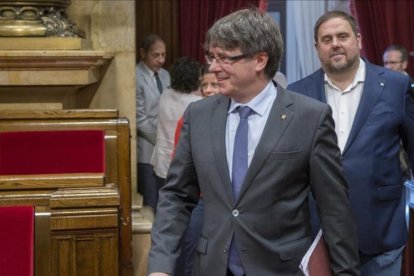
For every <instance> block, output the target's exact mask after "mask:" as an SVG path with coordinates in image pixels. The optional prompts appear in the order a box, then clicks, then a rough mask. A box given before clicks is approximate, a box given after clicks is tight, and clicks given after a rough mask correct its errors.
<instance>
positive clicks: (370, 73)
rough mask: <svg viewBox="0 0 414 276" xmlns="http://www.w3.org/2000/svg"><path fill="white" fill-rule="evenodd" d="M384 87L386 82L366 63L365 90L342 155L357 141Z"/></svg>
mask: <svg viewBox="0 0 414 276" xmlns="http://www.w3.org/2000/svg"><path fill="white" fill-rule="evenodd" d="M384 86H385V81H384V80H383V79H381V78H380V77H379V76H378V73H377V72H375V71H374V70H373V67H371V66H370V65H369V63H366V77H365V83H364V89H363V91H362V95H361V100H360V102H359V106H358V109H357V112H356V114H355V119H354V123H353V124H352V128H351V132H350V133H349V137H348V140H347V142H346V145H345V148H344V151H343V153H342V154H345V153H346V152H347V150H348V149H349V147H350V146H351V145H352V142H353V141H354V140H355V137H356V136H357V135H358V132H359V131H360V130H361V128H362V126H363V125H364V123H365V121H366V120H367V118H368V116H369V114H370V113H371V111H372V109H373V107H374V106H375V104H376V103H377V101H378V98H379V96H380V95H381V94H382V92H383V89H384Z"/></svg>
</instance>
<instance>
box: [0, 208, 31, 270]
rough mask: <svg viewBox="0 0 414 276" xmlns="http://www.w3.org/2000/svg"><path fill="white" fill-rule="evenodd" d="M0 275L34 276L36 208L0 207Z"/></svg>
mask: <svg viewBox="0 0 414 276" xmlns="http://www.w3.org/2000/svg"><path fill="white" fill-rule="evenodd" d="M0 225H1V227H0V240H1V242H0V275H7V276H32V275H33V267H34V266H33V243H34V242H33V240H34V208H33V207H32V206H7V207H5V206H2V207H0Z"/></svg>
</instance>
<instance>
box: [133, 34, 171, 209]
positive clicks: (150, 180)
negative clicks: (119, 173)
mask: <svg viewBox="0 0 414 276" xmlns="http://www.w3.org/2000/svg"><path fill="white" fill-rule="evenodd" d="M165 51H166V49H165V43H164V41H163V40H162V39H161V38H160V37H159V36H158V35H155V34H150V35H147V36H146V37H145V38H144V40H143V43H142V45H141V48H140V49H139V53H140V56H141V61H140V62H139V63H138V65H137V70H136V73H137V78H136V81H137V94H136V108H137V110H136V116H137V117H136V121H137V144H138V148H137V160H138V191H139V192H140V193H141V194H142V195H143V197H144V205H147V206H151V207H152V208H154V209H155V207H156V205H157V202H158V190H159V186H160V184H159V183H157V180H156V178H155V175H154V172H153V168H152V165H151V162H150V161H151V156H152V152H153V150H154V145H155V137H156V133H157V116H158V102H159V100H160V95H161V93H162V91H163V89H165V88H167V86H169V85H170V75H169V74H168V72H167V71H166V70H165V69H163V68H162V66H163V65H164V63H165Z"/></svg>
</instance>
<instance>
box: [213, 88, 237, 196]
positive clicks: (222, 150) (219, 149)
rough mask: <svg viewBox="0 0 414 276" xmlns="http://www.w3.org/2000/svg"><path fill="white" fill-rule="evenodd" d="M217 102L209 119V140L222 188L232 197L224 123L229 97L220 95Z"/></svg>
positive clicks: (225, 121) (225, 122)
mask: <svg viewBox="0 0 414 276" xmlns="http://www.w3.org/2000/svg"><path fill="white" fill-rule="evenodd" d="M217 103H218V104H217V106H216V108H215V109H214V110H213V114H212V116H211V120H210V127H211V132H210V133H211V138H210V141H213V143H212V144H213V153H214V159H215V165H216V167H217V171H218V172H219V174H220V177H221V179H222V181H221V183H223V189H224V190H225V192H226V194H227V197H229V198H233V190H232V189H233V188H232V186H231V181H230V173H229V167H228V163H227V155H226V124H227V112H228V109H229V104H230V99H229V98H227V97H225V96H221V97H218V98H217Z"/></svg>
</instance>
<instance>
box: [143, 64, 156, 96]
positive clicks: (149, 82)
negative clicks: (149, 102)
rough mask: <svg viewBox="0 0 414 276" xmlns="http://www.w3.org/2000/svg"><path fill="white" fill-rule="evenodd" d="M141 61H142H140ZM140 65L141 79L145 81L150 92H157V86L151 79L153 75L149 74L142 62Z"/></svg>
mask: <svg viewBox="0 0 414 276" xmlns="http://www.w3.org/2000/svg"><path fill="white" fill-rule="evenodd" d="M141 62H142V61H141ZM140 65H141V69H142V70H141V73H142V79H143V80H144V82H145V85H146V86H147V87H151V89H150V90H151V92H152V93H158V94H159V92H158V88H157V87H156V84H155V81H154V79H153V77H152V76H151V74H150V73H149V72H148V69H147V68H146V67H145V66H144V64H143V63H141V64H140Z"/></svg>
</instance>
